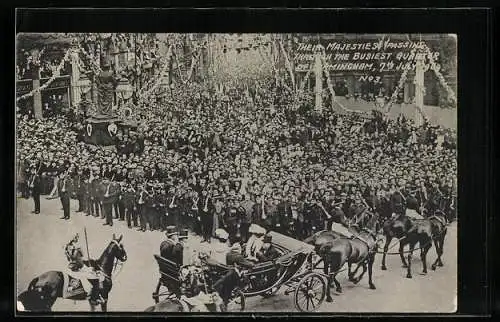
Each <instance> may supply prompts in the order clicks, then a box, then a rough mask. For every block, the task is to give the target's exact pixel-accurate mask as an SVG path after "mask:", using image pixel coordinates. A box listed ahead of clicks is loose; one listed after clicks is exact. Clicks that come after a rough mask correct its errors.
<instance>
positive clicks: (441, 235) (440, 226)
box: [427, 210, 447, 271]
mask: <svg viewBox="0 0 500 322" xmlns="http://www.w3.org/2000/svg"><path fill="white" fill-rule="evenodd" d="M445 216H446V215H445V213H444V212H442V211H440V210H438V211H436V212H435V213H434V215H433V216H431V217H429V218H427V220H429V221H430V223H431V233H432V240H433V241H434V247H435V248H436V253H437V258H436V260H435V261H434V263H433V264H432V265H431V268H432V270H433V271H434V270H436V266H439V267H442V266H444V264H443V261H442V259H441V256H442V255H443V245H444V239H445V237H446V232H447V227H446V217H445Z"/></svg>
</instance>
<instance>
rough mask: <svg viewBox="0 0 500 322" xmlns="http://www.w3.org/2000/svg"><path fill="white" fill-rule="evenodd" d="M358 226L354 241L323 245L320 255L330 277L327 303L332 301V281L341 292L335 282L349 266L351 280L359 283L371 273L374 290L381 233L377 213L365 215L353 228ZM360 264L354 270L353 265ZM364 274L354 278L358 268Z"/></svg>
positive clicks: (342, 240)
mask: <svg viewBox="0 0 500 322" xmlns="http://www.w3.org/2000/svg"><path fill="white" fill-rule="evenodd" d="M356 226H357V227H358V228H357V229H356V230H357V231H356V234H355V238H345V237H340V238H337V239H334V240H332V241H330V242H327V243H325V244H324V245H322V246H320V249H319V251H318V255H319V256H321V258H322V260H323V263H324V266H323V270H324V273H325V275H328V287H327V297H326V301H327V302H332V301H333V300H332V297H331V294H330V288H331V284H332V281H333V282H334V283H335V286H336V291H337V292H339V293H340V292H342V287H341V286H340V283H339V281H338V280H337V279H336V276H337V274H338V273H339V272H340V270H341V268H342V267H343V266H344V265H345V263H347V265H348V277H349V281H351V282H353V283H355V284H357V283H359V281H361V279H362V278H363V276H364V274H365V273H366V271H367V270H368V283H369V285H370V288H371V289H375V285H374V284H373V281H372V268H373V262H374V260H375V254H376V251H377V232H378V230H379V220H378V216H377V215H376V214H373V213H370V212H367V211H366V212H364V213H363V215H362V216H360V217H359V220H358V222H357V223H356V224H355V225H353V226H352V227H356ZM353 264H357V267H356V269H355V270H354V271H352V270H351V266H352V265H353ZM360 267H362V268H363V271H362V272H361V274H360V275H359V276H358V277H355V275H356V273H357V272H358V269H359V268H360Z"/></svg>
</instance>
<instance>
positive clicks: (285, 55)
mask: <svg viewBox="0 0 500 322" xmlns="http://www.w3.org/2000/svg"><path fill="white" fill-rule="evenodd" d="M279 43H280V47H281V50H282V51H283V56H284V57H285V63H286V67H287V69H288V72H289V73H290V77H291V78H292V86H293V88H295V77H294V75H293V70H292V64H291V63H290V60H289V59H288V54H287V53H286V51H285V47H284V46H283V41H280V42H279Z"/></svg>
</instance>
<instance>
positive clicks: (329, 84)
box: [320, 51, 370, 115]
mask: <svg viewBox="0 0 500 322" xmlns="http://www.w3.org/2000/svg"><path fill="white" fill-rule="evenodd" d="M320 59H321V62H322V65H323V73H324V74H325V77H326V84H327V86H328V90H329V91H330V94H331V95H332V99H333V101H334V102H335V103H337V105H338V106H340V108H341V109H342V110H344V111H346V112H350V113H358V114H366V115H368V114H370V113H368V112H363V111H356V110H350V109H348V108H346V107H345V106H344V105H342V104H341V103H340V102H338V101H337V99H336V95H335V90H334V89H333V85H332V81H331V79H330V73H329V72H328V69H327V67H326V66H327V64H326V63H327V62H326V59H325V52H324V51H323V53H322V55H320Z"/></svg>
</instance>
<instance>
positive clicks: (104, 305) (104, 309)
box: [101, 299, 108, 312]
mask: <svg viewBox="0 0 500 322" xmlns="http://www.w3.org/2000/svg"><path fill="white" fill-rule="evenodd" d="M101 311H102V312H107V311H108V300H107V299H106V300H104V301H102V303H101Z"/></svg>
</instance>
